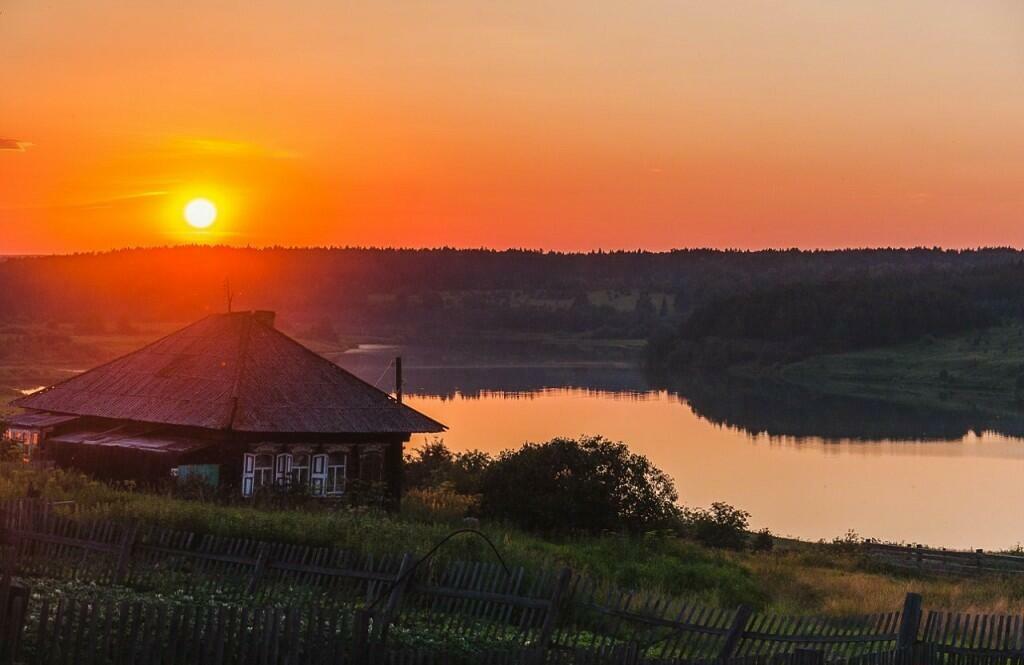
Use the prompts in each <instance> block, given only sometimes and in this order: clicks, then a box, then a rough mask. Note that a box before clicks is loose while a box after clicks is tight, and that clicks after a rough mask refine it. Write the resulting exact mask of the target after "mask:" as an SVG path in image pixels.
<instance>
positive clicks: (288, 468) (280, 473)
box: [274, 453, 292, 487]
mask: <svg viewBox="0 0 1024 665" xmlns="http://www.w3.org/2000/svg"><path fill="white" fill-rule="evenodd" d="M291 479H292V456H291V454H290V453H280V454H279V455H278V456H277V457H276V458H275V466H274V484H275V485H279V486H281V487H284V486H286V485H287V484H288V483H289V482H291Z"/></svg>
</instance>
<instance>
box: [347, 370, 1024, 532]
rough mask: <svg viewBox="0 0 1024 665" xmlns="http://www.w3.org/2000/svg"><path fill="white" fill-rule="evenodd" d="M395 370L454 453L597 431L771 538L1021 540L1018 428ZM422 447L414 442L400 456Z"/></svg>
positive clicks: (811, 400)
mask: <svg viewBox="0 0 1024 665" xmlns="http://www.w3.org/2000/svg"><path fill="white" fill-rule="evenodd" d="M348 360H349V362H346V361H345V360H342V361H341V363H340V364H342V365H346V366H349V367H350V369H353V371H356V372H357V373H359V374H361V375H363V376H364V377H369V378H370V380H371V381H372V380H374V379H378V380H379V378H380V377H381V376H382V374H383V375H384V376H385V377H387V378H385V380H384V383H385V384H386V383H387V382H388V381H390V375H388V373H387V372H382V370H383V369H384V367H385V366H386V360H385V361H383V362H382V363H381V362H378V363H376V364H374V363H367V361H366V359H365V358H361V359H360V360H359V361H358V362H351V359H348ZM405 376H406V381H405V385H406V402H407V403H408V404H409V405H410V406H412V407H414V408H416V409H419V410H421V411H423V412H424V413H426V414H428V415H430V416H431V417H434V418H436V419H438V420H440V421H441V422H443V423H445V424H446V425H447V426H448V428H449V430H448V431H447V432H446V433H444V434H443V438H444V440H445V443H446V444H448V446H450V447H451V448H453V449H455V450H469V449H474V448H476V449H480V450H484V451H486V452H489V453H498V452H500V451H501V450H505V449H509V448H516V447H518V446H520V445H522V443H523V442H525V441H535V442H540V441H546V440H548V439H550V438H552V437H557V436H577V435H580V434H600V435H603V436H606V437H608V438H611V439H615V440H621V441H624V442H626V443H627V444H629V446H630V448H631V449H632V450H633V451H635V452H638V453H642V454H644V455H646V456H647V457H648V458H650V459H651V461H652V462H654V463H655V464H656V465H657V466H659V467H660V468H662V469H663V470H664V471H666V472H668V473H669V474H670V475H671V476H672V478H673V479H674V480H675V484H676V487H677V489H678V490H679V495H680V501H681V503H683V504H685V505H688V506H707V505H709V504H710V503H712V502H714V501H725V502H727V503H730V504H732V505H734V506H737V507H739V508H743V509H744V510H747V511H749V512H750V514H751V526H752V527H754V528H755V529H759V528H762V527H767V528H769V529H771V531H772V532H773V533H776V534H778V535H783V536H793V537H798V538H802V539H811V540H817V539H832V538H834V537H837V536H842V535H844V534H845V533H846V532H847V531H848V530H854V531H856V532H857V533H858V534H860V535H861V536H865V537H871V538H878V539H882V540H886V541H894V542H907V543H924V544H929V545H934V546H944V547H954V548H986V549H1006V548H1012V547H1015V546H1017V545H1018V544H1020V543H1022V542H1024V510H1022V506H1024V482H1022V474H1024V440H1022V439H1021V438H1019V437H1018V436H1016V435H1019V434H1020V431H1019V428H1020V424H1019V423H1008V424H1000V423H996V425H993V424H992V423H991V422H989V420H986V419H985V418H980V417H979V416H977V415H976V414H962V413H955V412H952V413H945V412H934V411H929V410H927V409H913V408H907V407H901V406H895V405H891V404H886V403H882V402H877V403H873V402H864V401H863V400H849V399H841V398H834V397H828V396H821V395H814V394H808V393H806V392H803V391H793V390H788V389H780V388H779V387H777V386H776V387H770V388H768V389H757V390H755V389H751V388H750V387H749V386H736V385H735V384H732V383H724V384H721V385H711V384H714V383H715V382H708V381H706V380H695V381H694V382H691V383H690V385H689V386H687V387H685V388H679V389H674V390H671V391H670V390H666V389H658V388H654V387H651V386H650V385H649V384H648V383H647V382H646V380H645V379H644V377H643V376H642V374H641V373H640V372H639V371H637V370H635V369H629V368H623V367H596V366H590V367H588V366H578V367H571V366H570V367H557V368H552V367H522V366H511V367H510V366H501V365H491V366H485V365H474V366H467V367H424V366H415V365H413V366H408V367H407V368H406V370H405ZM381 387H382V388H385V389H390V387H391V386H390V385H382V386H381ZM1000 430H1005V431H1002V432H1001V431H1000ZM1008 432H1009V433H1008ZM425 440H427V437H424V436H422V435H417V436H415V437H414V438H413V440H412V442H411V443H410V447H412V448H415V447H416V446H418V445H422V443H424V441H425Z"/></svg>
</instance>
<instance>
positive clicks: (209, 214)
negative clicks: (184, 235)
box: [185, 199, 217, 229]
mask: <svg viewBox="0 0 1024 665" xmlns="http://www.w3.org/2000/svg"><path fill="white" fill-rule="evenodd" d="M215 219H217V206H215V205H213V202H212V201H210V200H209V199H192V200H191V201H189V202H188V204H187V205H186V206H185V221H186V222H188V225H189V226H191V227H192V228H196V229H205V228H207V227H208V226H210V224H213V220H215Z"/></svg>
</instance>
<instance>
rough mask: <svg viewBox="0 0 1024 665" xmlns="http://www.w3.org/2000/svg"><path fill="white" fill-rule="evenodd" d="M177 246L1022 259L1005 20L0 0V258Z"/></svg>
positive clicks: (1023, 148) (926, 14)
mask: <svg viewBox="0 0 1024 665" xmlns="http://www.w3.org/2000/svg"><path fill="white" fill-rule="evenodd" d="M194 196H205V197H207V198H210V199H212V200H214V201H215V202H216V203H217V204H218V206H219V207H220V211H221V215H220V217H219V218H218V220H217V223H216V224H215V225H214V226H213V227H211V230H210V231H207V232H202V233H199V232H191V233H190V232H188V231H186V228H187V227H186V226H185V224H184V222H183V221H182V218H181V208H182V206H183V205H184V203H185V202H186V201H187V200H189V198H191V197H194ZM192 241H198V242H208V241H213V242H222V243H232V244H243V245H267V244H285V245H308V244H321V245H323V244H334V245H358V244H373V245H408V246H434V245H455V246H481V245H485V246H494V247H508V246H526V247H540V248H551V249H592V248H598V247H602V248H606V249H611V248H636V247H644V248H650V249H666V248H670V247H691V246H705V245H710V246H716V247H745V248H746V247H766V246H794V245H795V246H802V247H822V246H823V247H844V246H862V245H919V244H923V245H933V244H941V245H946V246H953V247H958V246H975V245H993V244H1011V245H1016V246H1024V3H1021V2H1019V0H989V1H982V0H964V1H962V2H947V1H943V0H904V1H902V2H898V1H897V2H893V1H892V0H889V1H886V2H881V1H878V2H876V1H872V0H858V1H857V2H822V1H821V0H814V1H810V0H807V1H796V0H792V1H788V2H781V1H780V2H768V1H764V2H754V1H749V2H693V3H690V2H683V1H681V0H672V1H664V2H655V1H637V2H619V1H615V2H612V1H608V0H581V1H579V2H570V1H568V0H562V1H557V2H552V1H550V0H543V1H533V0H516V1H515V2H498V1H490V0H475V1H469V0H437V1H431V2H413V1H386V0H375V1H370V0H292V1H290V2H288V1H285V0H245V1H243V0H237V1H228V0H177V1H176V2H174V3H167V2H158V1H157V0H151V1H150V0H131V1H129V0H50V1H48V2H40V1H39V0H3V1H2V2H0V253H22V252H54V251H58V252H65V251H72V250H82V249H102V248H109V247H118V246H129V245H153V244H168V243H178V242H192Z"/></svg>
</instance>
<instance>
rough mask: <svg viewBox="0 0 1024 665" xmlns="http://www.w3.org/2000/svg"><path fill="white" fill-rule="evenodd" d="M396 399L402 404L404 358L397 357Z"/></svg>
mask: <svg viewBox="0 0 1024 665" xmlns="http://www.w3.org/2000/svg"><path fill="white" fill-rule="evenodd" d="M395 399H396V400H398V403H399V404H401V403H402V356H396V357H395Z"/></svg>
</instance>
